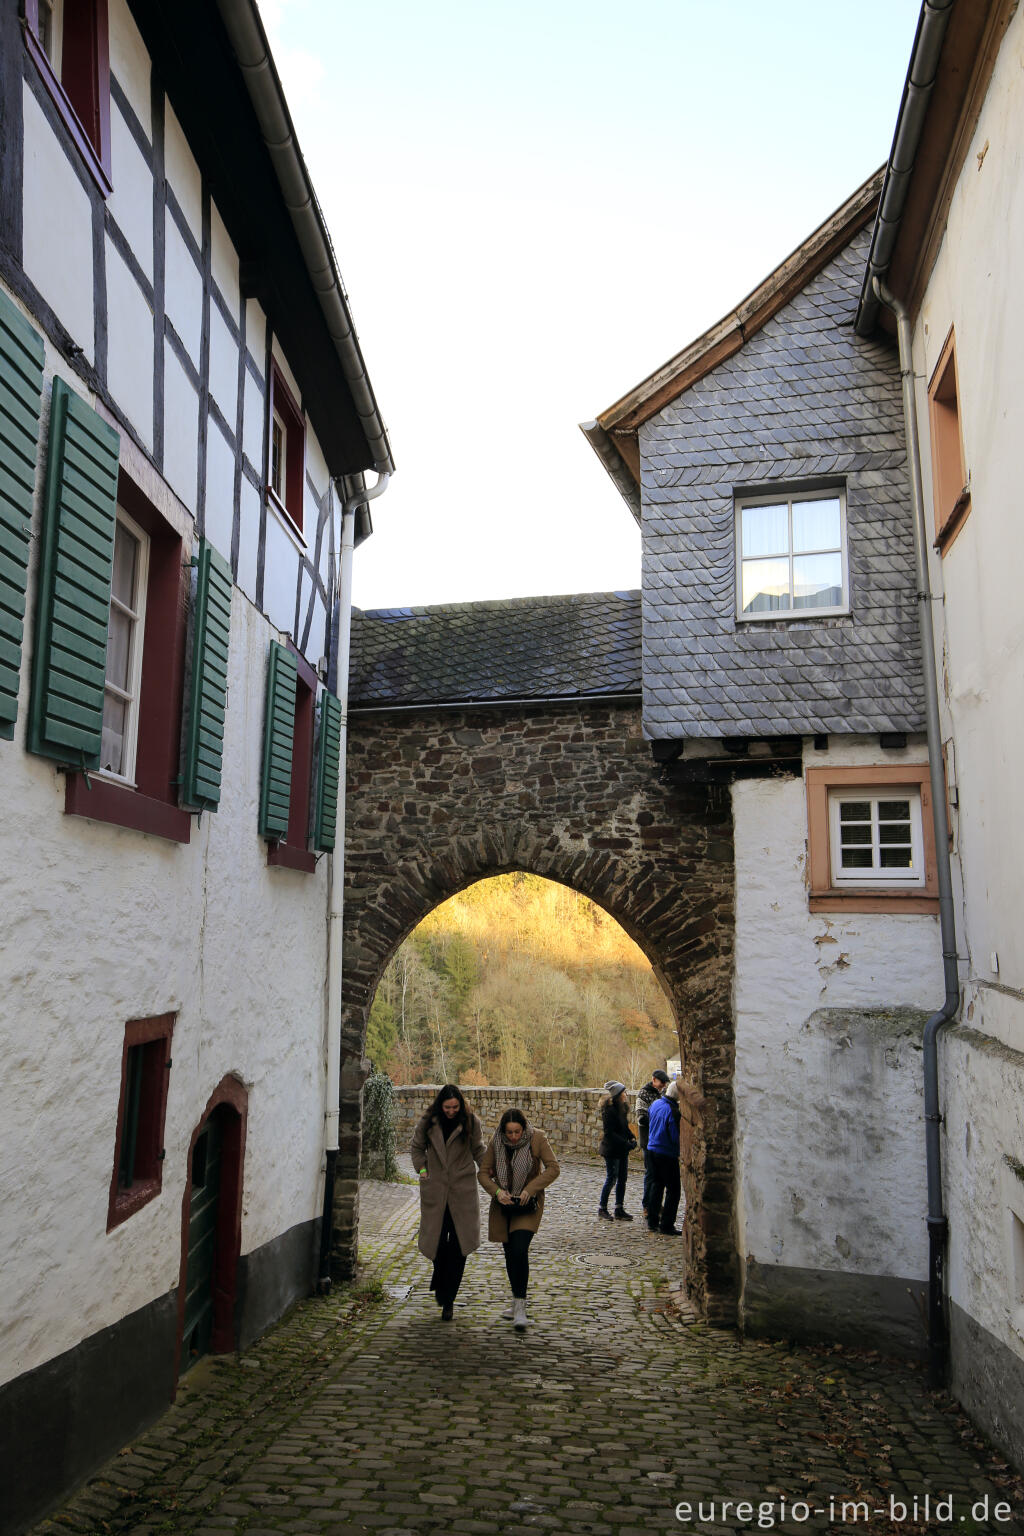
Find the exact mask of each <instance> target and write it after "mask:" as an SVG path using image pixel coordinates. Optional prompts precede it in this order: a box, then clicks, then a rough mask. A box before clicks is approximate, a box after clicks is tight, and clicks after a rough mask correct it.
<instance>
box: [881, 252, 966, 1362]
mask: <svg viewBox="0 0 1024 1536" xmlns="http://www.w3.org/2000/svg"><path fill="white" fill-rule="evenodd" d="M872 287H873V289H874V291H875V294H876V295H877V297H878V298H879V299H880V300H881V301H882V303H883V304H885V305H886V306H887V307H888V308H889V309H891V310H892V312H893V314H894V315H895V316H896V331H897V337H898V340H899V351H900V377H901V379H902V382H903V417H904V422H905V424H906V431H907V452H908V456H909V459H910V499H911V506H912V510H913V515H914V555H915V558H916V561H917V602H918V621H919V626H920V631H921V659H922V662H923V664H924V703H925V729H926V731H927V736H928V767H929V776H930V779H931V792H932V815H933V818H934V823H935V863H936V873H937V875H938V886H939V929H940V933H941V938H942V973H943V979H944V981H945V987H946V996H945V999H944V1001H943V1004H942V1007H941V1008H939V1009H937V1010H936V1012H935V1013H933V1014H932V1015H931V1017H930V1018H929V1019H928V1021H927V1023H926V1024H925V1027H924V1036H923V1041H922V1045H923V1050H924V1116H925V1166H926V1171H927V1178H928V1377H929V1384H930V1385H931V1386H932V1387H941V1386H945V1383H946V1366H947V1357H948V1352H949V1338H948V1332H947V1327H946V1311H945V1302H944V1284H943V1281H944V1274H945V1262H946V1260H945V1254H946V1240H947V1237H948V1235H949V1222H948V1220H947V1217H946V1214H945V1211H944V1209H943V1201H942V1151H941V1140H940V1128H941V1126H942V1114H941V1113H940V1110H939V1059H938V1034H939V1030H940V1029H942V1028H943V1026H944V1025H946V1024H948V1023H949V1022H950V1021H951V1020H952V1018H953V1016H954V1014H955V1013H956V1012H957V1010H958V1009H959V1007H960V975H959V971H958V969H957V953H956V921H955V917H954V912H953V880H952V875H951V872H950V859H949V818H948V815H947V812H946V776H945V770H944V767H943V762H942V736H941V731H940V727H939V685H938V674H937V672H936V670H935V635H934V632H933V629H932V611H931V607H932V593H931V585H930V581H929V574H928V542H927V536H926V533H925V521H924V493H923V490H922V484H921V444H920V439H919V437H918V431H917V410H916V402H915V399H914V367H913V333H912V331H911V326H910V316H909V315H908V314H907V311H906V308H905V307H904V305H903V304H902V303H901V302H900V300H899V299H897V298H896V297H895V295H894V294H892V293H891V292H890V291H889V289H888V288H887V287H886V285H885V283H884V282H883V281H882V280H881V279H880V278H878V277H875V278H873V280H872Z"/></svg>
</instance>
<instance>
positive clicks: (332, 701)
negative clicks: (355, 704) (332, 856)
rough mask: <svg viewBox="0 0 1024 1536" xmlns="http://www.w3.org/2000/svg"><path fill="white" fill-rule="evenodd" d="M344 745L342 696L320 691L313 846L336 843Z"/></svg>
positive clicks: (326, 846) (329, 845) (318, 846)
mask: <svg viewBox="0 0 1024 1536" xmlns="http://www.w3.org/2000/svg"><path fill="white" fill-rule="evenodd" d="M340 748H341V700H340V699H339V698H337V696H336V695H335V694H333V693H327V692H326V691H325V692H324V693H322V694H321V695H320V738H319V741H318V743H317V768H316V821H315V823H314V832H313V847H314V848H322V849H328V850H329V849H331V848H333V847H334V840H335V834H336V831H337V823H338V774H339V771H340V764H339V761H338V753H339V751H340Z"/></svg>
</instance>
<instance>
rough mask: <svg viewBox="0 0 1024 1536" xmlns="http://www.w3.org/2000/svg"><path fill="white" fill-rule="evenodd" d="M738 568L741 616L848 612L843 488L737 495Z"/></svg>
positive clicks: (796, 616)
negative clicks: (789, 493) (791, 493)
mask: <svg viewBox="0 0 1024 1536" xmlns="http://www.w3.org/2000/svg"><path fill="white" fill-rule="evenodd" d="M736 573H737V615H738V617H739V618H741V619H778V618H801V619H802V618H812V617H814V616H815V615H818V614H826V613H844V612H847V611H848V610H849V606H850V603H849V576H848V570H847V558H846V498H845V495H844V493H843V492H841V491H838V490H836V491H812V492H808V493H806V494H803V493H801V494H799V495H778V494H775V495H767V496H757V497H742V498H738V499H737V501H736Z"/></svg>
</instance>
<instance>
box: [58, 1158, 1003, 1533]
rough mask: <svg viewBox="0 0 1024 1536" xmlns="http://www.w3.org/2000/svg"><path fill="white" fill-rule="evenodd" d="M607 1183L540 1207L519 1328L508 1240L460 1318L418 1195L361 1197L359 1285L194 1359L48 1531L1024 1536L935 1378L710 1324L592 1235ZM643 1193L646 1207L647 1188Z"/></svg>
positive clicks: (581, 1170) (674, 1288) (646, 1244)
mask: <svg viewBox="0 0 1024 1536" xmlns="http://www.w3.org/2000/svg"><path fill="white" fill-rule="evenodd" d="M602 1171H603V1170H600V1169H599V1168H597V1167H595V1166H594V1165H592V1164H591V1165H587V1164H571V1165H569V1166H565V1167H564V1170H563V1176H562V1178H561V1179H560V1180H559V1182H558V1183H557V1184H555V1185H554V1186H553V1187H552V1189H551V1190H549V1191H548V1207H547V1211H546V1213H545V1219H544V1223H543V1225H542V1227H541V1230H540V1233H539V1234H538V1236H537V1238H535V1240H534V1245H533V1251H532V1254H531V1265H532V1275H531V1285H530V1316H531V1321H530V1328H529V1330H528V1332H527V1333H526V1334H525V1335H520V1334H516V1333H514V1332H513V1330H512V1327H511V1324H510V1323H507V1322H504V1321H502V1319H501V1317H500V1312H501V1309H502V1307H504V1306H505V1305H506V1303H507V1286H506V1282H505V1275H504V1268H503V1265H502V1262H501V1252H500V1249H498V1248H497V1247H493V1246H492V1245H490V1244H485V1245H484V1247H483V1248H482V1249H481V1250H480V1251H479V1252H478V1253H476V1254H474V1255H473V1256H472V1258H471V1259H470V1260H469V1263H468V1265H467V1272H466V1280H465V1282H464V1285H463V1289H462V1292H461V1294H460V1296H459V1300H458V1303H457V1305H456V1313H455V1321H454V1322H453V1323H442V1322H441V1320H440V1316H439V1313H438V1310H437V1308H436V1306H435V1304H434V1301H433V1298H432V1296H431V1295H430V1293H429V1292H428V1290H427V1284H428V1281H429V1266H428V1265H427V1264H426V1262H425V1261H424V1260H423V1259H422V1258H421V1257H420V1255H419V1254H418V1252H417V1251H416V1247H415V1237H416V1218H417V1192H416V1190H415V1188H413V1187H410V1186H408V1185H382V1184H369V1185H365V1186H364V1193H363V1197H362V1227H361V1260H362V1263H363V1267H364V1271H365V1273H364V1278H363V1279H362V1280H361V1281H360V1282H357V1283H356V1284H354V1285H353V1286H345V1287H339V1288H338V1290H337V1292H336V1293H335V1294H334V1295H333V1296H330V1297H328V1298H325V1299H314V1300H310V1301H307V1302H304V1303H302V1304H301V1305H300V1306H298V1307H296V1308H295V1310H294V1311H293V1312H292V1313H291V1314H290V1315H289V1316H288V1317H287V1318H286V1319H285V1320H284V1322H283V1323H281V1324H280V1325H279V1326H278V1327H277V1328H275V1329H274V1330H273V1331H272V1332H271V1333H269V1334H268V1335H267V1336H266V1337H265V1338H264V1339H262V1340H261V1341H260V1342H259V1343H258V1344H256V1345H255V1346H254V1347H253V1348H252V1349H250V1350H248V1351H247V1352H246V1353H245V1354H244V1355H242V1356H239V1357H233V1356H231V1357H225V1356H221V1357H219V1358H216V1359H211V1360H207V1361H205V1362H201V1363H200V1365H199V1366H197V1367H196V1368H195V1370H194V1371H193V1372H192V1374H191V1375H190V1376H189V1377H188V1378H187V1380H186V1382H185V1383H184V1384H183V1386H182V1389H181V1391H180V1393H179V1396H178V1401H177V1402H176V1404H175V1405H174V1407H173V1408H172V1409H171V1410H170V1411H169V1412H168V1413H167V1414H166V1415H165V1416H164V1418H163V1419H162V1420H161V1421H160V1422H159V1424H157V1425H156V1426H155V1427H154V1428H153V1429H151V1430H150V1431H149V1432H148V1433H147V1434H145V1435H143V1436H141V1437H140V1438H139V1439H138V1440H137V1441H136V1442H135V1443H134V1444H133V1445H132V1446H130V1447H127V1448H126V1449H125V1450H124V1451H122V1452H121V1454H120V1455H119V1456H117V1457H115V1458H114V1459H113V1460H112V1461H111V1462H110V1463H109V1464H108V1465H107V1466H106V1467H104V1468H103V1469H102V1471H101V1472H100V1473H99V1474H98V1476H97V1477H95V1478H94V1479H93V1480H92V1481H91V1482H90V1483H89V1484H87V1485H86V1486H85V1488H83V1489H82V1490H81V1491H80V1492H79V1494H78V1495H77V1496H76V1497H75V1498H74V1499H72V1500H71V1501H70V1502H69V1503H68V1504H67V1505H66V1506H65V1507H64V1508H63V1509H61V1510H59V1511H58V1512H56V1513H55V1514H54V1515H53V1516H52V1517H51V1518H50V1519H49V1520H47V1521H45V1522H44V1523H43V1524H42V1525H40V1526H39V1527H37V1531H38V1532H39V1533H42V1532H45V1533H46V1536H57V1533H61V1536H66V1533H67V1532H68V1531H69V1530H70V1531H76V1532H103V1533H106V1532H119V1533H127V1532H131V1533H133V1536H157V1533H161V1536H163V1533H173V1536H178V1533H183V1536H185V1533H187V1536H225V1533H227V1532H232V1531H234V1532H239V1533H244V1536H272V1533H273V1536H280V1533H285V1532H288V1533H294V1536H363V1533H366V1536H432V1533H442V1532H444V1533H447V1532H467V1533H474V1532H479V1533H481V1536H486V1533H491V1532H499V1531H500V1532H506V1531H511V1530H518V1529H519V1528H523V1529H525V1530H535V1531H539V1532H549V1531H550V1532H578V1533H581V1536H582V1533H588V1532H599V1533H606V1532H607V1533H611V1536H640V1533H648V1532H669V1531H702V1532H707V1533H718V1532H737V1531H749V1530H754V1531H757V1530H763V1529H770V1528H773V1529H775V1530H778V1531H784V1532H787V1533H790V1532H806V1531H816V1532H821V1531H834V1532H849V1531H851V1530H856V1529H857V1528H858V1527H859V1528H860V1529H861V1530H863V1531H866V1532H870V1533H871V1536H883V1533H885V1536H888V1533H895V1532H898V1533H900V1536H905V1533H908V1532H912V1531H928V1532H937V1531H940V1530H946V1531H949V1530H956V1531H959V1532H962V1533H965V1536H974V1533H976V1532H981V1531H1001V1532H1014V1533H1019V1532H1021V1531H1024V1489H1022V1486H1021V1484H1020V1482H1019V1481H1018V1480H1017V1479H1016V1478H1014V1477H1013V1476H1012V1475H1011V1474H1010V1473H1009V1472H1008V1471H1007V1470H1006V1468H1005V1467H1004V1466H1002V1465H1001V1463H1000V1459H999V1458H998V1457H997V1456H995V1455H993V1454H992V1453H991V1452H990V1451H989V1450H988V1449H987V1448H986V1447H985V1446H984V1445H983V1444H982V1443H981V1442H980V1441H979V1440H978V1439H977V1437H976V1436H975V1434H974V1433H973V1431H972V1430H971V1429H970V1426H969V1425H968V1424H967V1422H966V1420H965V1419H964V1418H963V1417H962V1415H961V1414H960V1413H959V1411H958V1410H957V1409H956V1408H955V1406H954V1405H952V1404H951V1403H950V1401H949V1400H948V1399H947V1398H945V1397H943V1396H933V1395H931V1394H929V1393H928V1392H927V1391H926V1390H925V1387H924V1382H923V1378H922V1375H921V1373H920V1372H918V1371H914V1370H910V1369H908V1368H906V1367H905V1366H902V1365H894V1364H893V1363H891V1362H889V1361H885V1360H881V1359H879V1358H878V1357H877V1356H873V1355H869V1354H858V1353H856V1352H852V1351H846V1350H838V1349H831V1350H825V1349H796V1348H790V1347H788V1346H786V1345H782V1344H767V1343H764V1342H749V1343H744V1342H742V1341H740V1340H739V1339H738V1338H736V1337H735V1336H733V1335H731V1334H725V1333H719V1332H715V1331H713V1330H709V1329H707V1328H705V1327H704V1326H703V1325H702V1324H701V1323H699V1322H698V1321H697V1320H696V1319H695V1318H694V1317H693V1315H692V1314H691V1313H690V1312H689V1311H688V1309H687V1306H686V1303H685V1300H684V1299H683V1296H682V1294H681V1291H680V1289H679V1286H678V1279H677V1277H678V1273H679V1265H680V1259H681V1256H680V1253H679V1240H678V1239H675V1240H674V1239H671V1238H664V1237H660V1236H656V1235H652V1234H649V1233H648V1232H647V1231H646V1228H645V1227H644V1226H643V1225H642V1223H641V1222H640V1221H639V1220H638V1221H636V1222H634V1223H632V1224H628V1223H625V1222H621V1223H620V1222H616V1223H614V1224H613V1223H610V1222H600V1223H599V1222H598V1221H597V1220H596V1216H595V1211H596V1204H597V1199H596V1194H597V1188H598V1186H599V1183H600V1179H601V1174H602ZM630 1196H631V1197H632V1201H633V1204H634V1206H637V1207H638V1205H639V1186H638V1183H637V1182H636V1181H635V1180H634V1181H632V1183H631V1187H630ZM627 1203H629V1201H627ZM926 1494H928V1495H930V1497H931V1506H930V1508H929V1511H928V1518H927V1519H925V1518H924V1513H925V1511H924V1503H923V1500H924V1497H925V1495H926ZM915 1498H916V1499H917V1501H918V1504H917V1518H915V1511H914V1500H915ZM940 1498H950V1499H952V1501H953V1507H952V1516H951V1518H945V1516H946V1515H947V1509H946V1507H945V1506H942V1505H940V1506H938V1507H936V1500H937V1499H940ZM986 1499H987V1500H988V1510H989V1514H988V1518H986V1517H985V1512H984V1504H983V1501H985V1500H986ZM859 1500H863V1501H865V1503H866V1506H867V1507H866V1508H864V1507H861V1508H859V1509H857V1510H853V1509H852V1508H848V1509H847V1510H846V1511H845V1512H844V1511H843V1509H842V1505H843V1503H844V1502H845V1503H847V1504H848V1505H852V1504H853V1502H854V1501H859ZM723 1501H731V1505H730V1507H728V1508H725V1509H724V1510H723V1507H722V1506H723ZM742 1501H750V1506H751V1507H750V1508H749V1509H747V1508H745V1507H741V1508H740V1510H737V1507H736V1506H737V1503H740V1504H741V1505H742ZM833 1501H834V1507H833ZM890 1501H895V1502H894V1504H891V1503H890ZM687 1503H688V1504H690V1505H692V1506H693V1508H692V1518H691V1519H690V1520H689V1521H686V1520H683V1521H680V1520H679V1519H677V1514H676V1506H677V1505H679V1504H687ZM997 1503H998V1504H1000V1505H1003V1504H1007V1505H1009V1507H1010V1514H1009V1516H1008V1518H998V1519H997V1518H996V1514H995V1510H996V1505H997ZM712 1504H713V1505H714V1508H712V1507H711V1506H712ZM698 1506H700V1507H698ZM901 1506H906V1510H905V1514H903V1515H902V1517H901ZM876 1510H877V1511H878V1512H879V1513H874V1511H876ZM805 1511H806V1513H805ZM815 1511H817V1513H816V1512H815ZM869 1512H870V1513H869ZM1001 1513H1002V1511H1000V1514H1001Z"/></svg>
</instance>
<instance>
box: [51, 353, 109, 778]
mask: <svg viewBox="0 0 1024 1536" xmlns="http://www.w3.org/2000/svg"><path fill="white" fill-rule="evenodd" d="M120 443H121V439H120V438H119V436H118V434H117V433H116V432H115V431H114V429H113V427H110V426H108V425H107V423H106V422H105V421H104V420H103V419H102V418H101V417H100V416H98V415H97V414H96V412H95V411H94V410H92V408H91V407H90V406H88V405H86V403H85V401H84V400H83V399H81V397H80V396H79V395H76V394H75V392H74V390H72V389H70V388H69V387H68V385H67V384H65V382H64V380H63V379H55V380H54V384H53V400H52V404H51V406H50V449H49V459H48V463H47V470H46V497H45V501H44V506H43V539H42V557H41V562H40V569H39V592H38V595H37V598H36V622H35V651H34V654H33V657H32V698H31V703H30V706H29V721H28V749H29V751H30V752H38V753H40V754H41V755H42V756H43V757H55V758H57V760H58V761H59V762H62V763H69V764H73V765H74V766H75V767H79V768H98V767H99V762H100V742H101V737H102V731H103V684H104V680H105V676H106V666H107V619H108V615H109V610H110V577H111V571H112V568H113V560H114V531H115V528H116V525H117V458H118V451H119V448H120Z"/></svg>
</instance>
